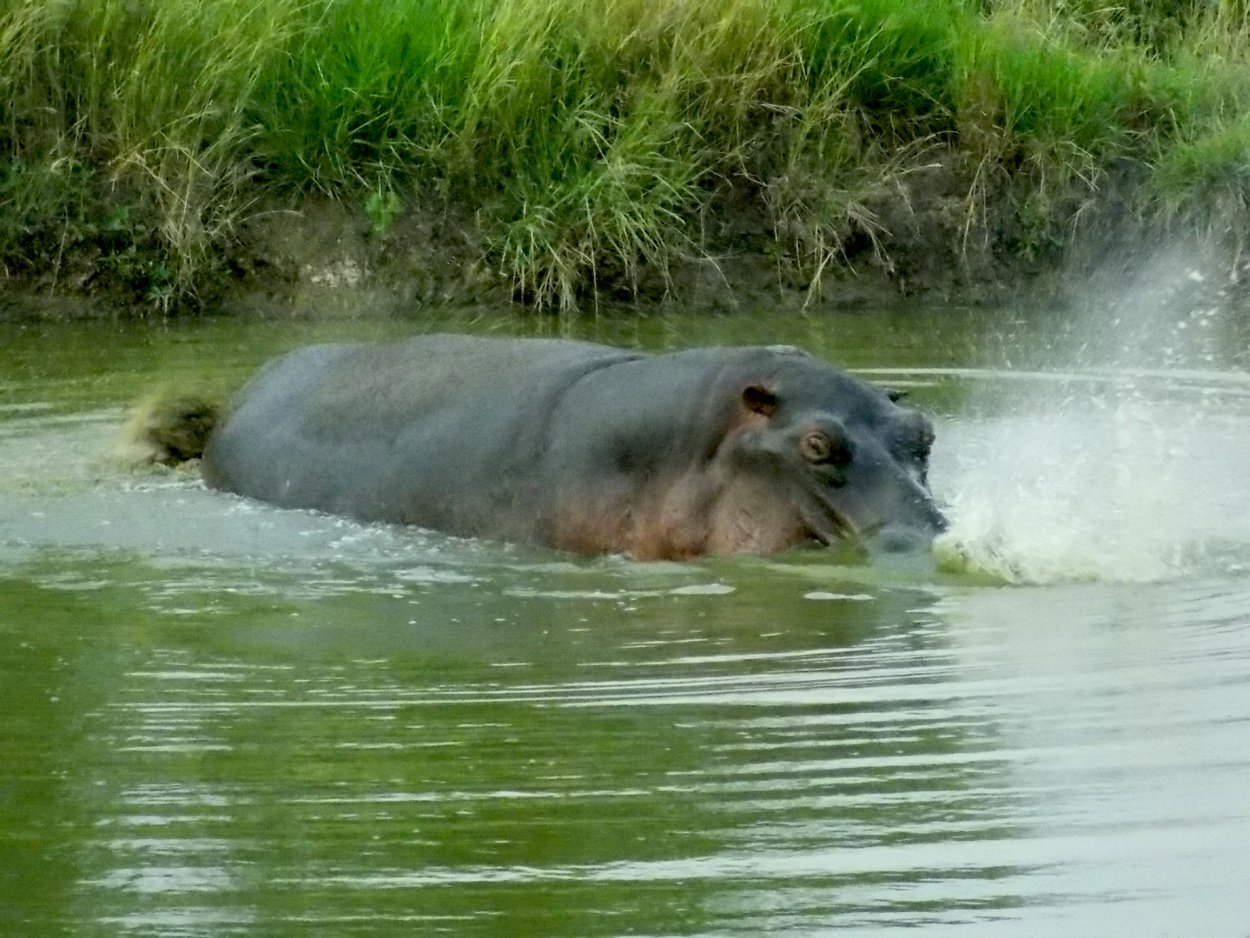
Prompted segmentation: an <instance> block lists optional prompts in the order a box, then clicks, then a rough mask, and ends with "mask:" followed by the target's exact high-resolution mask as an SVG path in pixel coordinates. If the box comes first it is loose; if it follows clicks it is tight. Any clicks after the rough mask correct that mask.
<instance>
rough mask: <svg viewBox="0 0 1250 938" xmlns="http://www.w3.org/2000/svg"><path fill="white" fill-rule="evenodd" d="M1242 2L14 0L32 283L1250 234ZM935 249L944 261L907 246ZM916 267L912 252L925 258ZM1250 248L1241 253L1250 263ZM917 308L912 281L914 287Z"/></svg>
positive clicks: (182, 292)
mask: <svg viewBox="0 0 1250 938" xmlns="http://www.w3.org/2000/svg"><path fill="white" fill-rule="evenodd" d="M1248 11H1250V5H1247V4H1246V3H1244V2H1241V0H1221V2H1216V0H1192V2H1184V0H1112V2H1110V3H1106V2H1102V0H1099V2H1095V0H980V2H973V0H966V2H965V0H906V2H904V0H856V2H849V0H846V2H844V0H702V2H698V3H690V2H683V0H564V2H561V0H0V121H2V122H3V127H4V135H3V137H2V138H0V148H3V152H2V153H0V160H2V161H3V162H2V163H0V261H2V262H3V264H4V267H5V271H6V272H7V275H8V277H10V278H13V279H16V280H19V281H21V282H24V283H27V284H31V285H34V286H35V287H37V288H39V289H45V288H46V289H52V290H67V291H75V290H77V291H88V292H90V291H122V292H123V293H125V292H127V291H128V292H129V293H130V295H138V296H140V297H142V298H144V299H146V300H147V301H148V302H150V303H152V304H154V305H156V306H159V307H162V308H165V309H170V308H175V307H177V306H179V305H184V304H185V305H191V306H194V304H195V303H196V302H197V301H203V300H204V299H206V298H207V297H208V296H209V295H210V294H211V292H212V291H211V285H212V284H213V283H215V282H218V281H220V280H221V279H223V278H228V277H229V276H238V275H239V271H238V270H237V269H235V268H236V267H237V265H234V263H233V261H232V258H233V257H234V254H235V253H236V251H237V246H238V242H237V237H238V232H239V230H240V226H241V224H242V223H243V222H244V221H245V220H247V219H249V218H251V217H255V216H256V215H257V214H258V213H260V212H262V211H270V210H272V208H273V206H274V205H278V204H281V205H286V206H289V205H297V204H299V200H300V199H316V198H328V199H333V200H337V201H339V202H342V203H346V204H349V205H353V206H357V207H358V208H359V212H360V214H361V217H363V218H365V219H366V220H367V221H366V224H367V226H368V230H369V236H370V237H374V238H385V237H387V233H388V231H389V230H390V229H391V228H392V227H393V226H394V225H396V224H397V220H402V217H403V216H404V215H405V214H410V213H414V212H426V213H443V214H448V213H450V214H452V215H455V217H457V218H459V219H461V220H462V222H463V225H464V226H465V227H466V228H467V229H471V230H469V231H468V232H467V233H466V235H465V239H464V240H465V242H466V244H469V245H471V253H475V254H476V255H477V257H476V258H473V260H474V261H476V262H480V263H481V264H482V265H483V266H487V267H489V269H491V270H493V271H496V272H497V276H498V277H499V278H500V279H501V280H502V282H504V283H505V284H506V286H507V287H508V289H510V290H511V291H512V293H513V294H514V295H517V296H519V297H521V298H523V299H525V300H526V301H528V302H532V303H535V304H538V305H543V306H555V307H558V308H561V309H563V310H572V309H575V308H576V307H577V306H578V305H579V304H582V305H584V303H585V301H586V299H587V298H588V297H591V296H594V297H595V298H596V299H597V297H598V296H599V295H600V294H603V293H607V294H609V295H613V296H629V295H636V294H638V293H639V292H643V293H646V294H648V295H650V294H655V295H664V294H666V293H668V292H670V291H672V290H673V289H674V280H673V278H674V276H675V274H676V272H678V271H679V270H681V269H682V268H683V265H686V266H689V265H691V264H693V265H695V266H697V267H699V268H700V269H701V270H709V269H710V270H712V271H713V272H715V271H716V270H717V268H718V266H723V265H724V264H727V263H729V262H730V261H728V260H726V259H727V258H733V257H735V256H737V255H738V254H740V253H741V252H743V251H752V252H755V253H756V254H758V255H760V256H764V257H766V258H767V260H768V264H769V265H771V266H772V267H773V268H774V269H775V270H776V271H777V272H778V276H779V277H782V278H784V279H787V281H788V282H793V283H796V284H798V285H799V287H800V288H801V289H803V290H805V291H806V292H807V294H809V295H816V294H818V293H819V291H820V289H821V287H822V284H823V283H824V282H825V281H826V279H827V278H828V276H829V275H830V273H831V272H833V271H835V270H837V269H838V268H839V267H840V266H841V265H845V264H848V263H861V262H862V263H871V264H875V265H877V266H878V267H879V268H881V269H884V270H887V271H890V272H892V273H893V274H894V275H896V276H897V277H898V278H900V280H901V279H903V278H904V276H905V274H906V270H907V263H908V262H907V259H906V257H905V256H903V255H905V254H906V246H907V245H908V244H909V243H910V244H913V245H915V244H927V245H928V249H929V250H930V252H931V253H936V254H939V255H941V256H942V257H944V258H946V259H947V262H948V264H949V266H951V267H952V268H959V267H962V268H964V269H969V268H971V267H973V266H975V265H977V264H987V263H992V262H994V261H996V260H997V261H1003V260H1004V259H1013V258H1014V259H1017V260H1023V261H1028V262H1036V263H1046V262H1055V261H1056V260H1057V258H1059V257H1060V256H1061V255H1062V253H1063V251H1064V250H1065V248H1066V247H1067V246H1068V245H1070V244H1071V243H1072V242H1073V240H1074V239H1075V238H1078V237H1079V236H1080V232H1081V231H1082V230H1083V228H1090V227H1091V226H1092V227H1094V228H1096V227H1097V226H1098V225H1100V224H1101V225H1112V224H1113V225H1114V226H1116V228H1117V229H1118V230H1126V229H1129V228H1137V229H1140V228H1146V227H1151V226H1166V225H1171V226H1178V225H1179V226H1184V227H1187V228H1191V229H1199V230H1203V231H1206V232H1210V233H1214V234H1215V235H1217V236H1222V235H1225V234H1227V235H1228V236H1229V237H1232V238H1234V239H1236V238H1239V237H1242V236H1244V232H1245V231H1246V230H1250V228H1248V227H1247V225H1248V219H1250V117H1248V116H1247V115H1250V12H1248ZM905 231H910V232H911V235H910V237H911V241H910V242H909V241H908V238H907V237H905V236H904V232H905ZM900 245H901V246H902V247H900ZM1238 246H1239V245H1238ZM902 286H903V288H904V289H905V288H906V287H905V284H902Z"/></svg>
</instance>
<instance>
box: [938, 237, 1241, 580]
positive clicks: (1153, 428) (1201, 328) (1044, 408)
mask: <svg viewBox="0 0 1250 938" xmlns="http://www.w3.org/2000/svg"><path fill="white" fill-rule="evenodd" d="M1212 276H1213V275H1212V274H1211V273H1210V272H1209V270H1208V269H1204V265H1202V264H1200V263H1198V262H1197V261H1196V260H1195V259H1194V258H1193V257H1187V256H1184V255H1183V254H1181V253H1179V252H1173V253H1171V254H1170V255H1167V256H1161V257H1156V258H1154V259H1153V260H1152V262H1151V263H1150V264H1149V265H1148V266H1147V267H1146V269H1145V270H1144V272H1143V273H1142V274H1141V275H1140V276H1138V277H1137V278H1136V279H1135V281H1134V282H1131V283H1130V284H1128V285H1127V286H1122V287H1121V288H1120V289H1119V290H1115V291H1112V290H1109V289H1107V288H1106V286H1103V287H1102V288H1101V289H1097V290H1093V291H1091V292H1090V294H1089V296H1090V297H1091V299H1090V300H1089V301H1088V302H1087V303H1086V304H1084V311H1083V313H1082V314H1081V315H1079V316H1077V317H1076V318H1075V320H1072V319H1069V320H1068V321H1067V322H1065V323H1064V324H1063V326H1062V328H1059V327H1058V326H1057V327H1056V329H1055V330H1054V334H1053V335H1052V336H1051V337H1049V338H1048V339H1047V340H1045V341H1043V342H1042V343H1041V345H1042V347H1041V348H1040V349H1027V350H1026V349H1016V350H1014V354H1013V357H1014V358H1015V359H1016V361H1014V362H1011V363H1010V367H1004V368H1003V369H1001V370H1000V369H992V370H985V371H982V372H980V373H979V374H978V375H977V376H976V378H975V379H974V380H976V381H977V386H976V388H975V389H974V393H973V400H972V405H973V406H972V411H973V414H974V415H976V414H978V413H979V414H981V416H979V417H976V416H974V417H973V418H972V419H970V420H964V421H960V422H959V423H958V424H956V425H954V426H951V427H949V428H944V429H945V430H946V431H947V432H946V433H945V436H944V438H943V442H942V448H943V451H944V452H945V453H946V454H949V455H948V456H947V457H946V459H945V462H944V463H942V464H939V465H935V467H934V476H935V485H936V487H937V488H938V490H939V494H940V495H941V496H943V497H944V498H945V500H946V501H947V504H948V513H949V516H950V519H951V529H950V530H949V531H948V532H947V533H946V534H944V535H943V536H942V537H941V538H939V540H938V543H937V545H936V551H937V554H938V557H939V561H940V563H942V565H943V566H945V567H947V568H951V569H959V570H971V571H976V572H980V573H986V574H989V575H991V576H994V577H997V578H1001V579H1003V580H1006V581H1009V582H1026V583H1047V582H1055V581H1062V580H1109V581H1153V580H1159V579H1164V578H1168V577H1172V576H1178V575H1185V574H1192V573H1195V572H1199V571H1203V570H1217V569H1218V570H1219V571H1221V572H1231V571H1232V570H1244V569H1246V568H1245V566H1244V564H1243V561H1244V560H1245V558H1246V555H1247V553H1248V551H1247V550H1246V548H1247V547H1250V375H1247V374H1246V373H1245V372H1244V371H1239V370H1237V369H1235V368H1232V369H1230V368H1228V367H1227V366H1228V364H1229V363H1230V349H1229V348H1228V338H1227V335H1226V334H1225V330H1224V329H1223V326H1224V325H1225V323H1224V318H1225V314H1224V313H1222V312H1220V309H1219V307H1218V306H1217V305H1213V304H1210V303H1209V299H1210V298H1211V296H1212V295H1214V294H1216V293H1218V287H1215V288H1214V289H1210V287H1211V285H1212V284H1211V281H1212ZM1195 294H1200V296H1198V297H1195ZM1202 294H1205V296H1203V295H1202ZM1195 299H1197V300H1199V302H1195ZM1204 299H1205V300H1207V301H1208V302H1201V300H1204ZM1237 351H1238V350H1236V349H1233V350H1231V353H1232V354H1231V359H1232V360H1235V356H1236V353H1237ZM1020 360H1024V361H1027V362H1028V363H1029V364H1030V365H1032V369H1031V370H1030V371H1029V372H1021V371H1019V370H1018V366H1019V363H1020ZM1004 365H1005V366H1006V365H1007V363H1006V362H1005V363H1004Z"/></svg>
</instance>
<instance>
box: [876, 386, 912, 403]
mask: <svg viewBox="0 0 1250 938" xmlns="http://www.w3.org/2000/svg"><path fill="white" fill-rule="evenodd" d="M881 390H883V391H885V396H886V397H888V398H889V399H890V400H892V401H893V402H894V403H895V404H897V403H898V402H899V401H901V400H902V399H903V398H905V397H906V396H907V393H908V392H907V391H904V390H902V389H900V388H882V389H881Z"/></svg>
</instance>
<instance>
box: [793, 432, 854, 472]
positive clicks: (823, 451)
mask: <svg viewBox="0 0 1250 938" xmlns="http://www.w3.org/2000/svg"><path fill="white" fill-rule="evenodd" d="M799 452H800V453H802V454H803V458H804V459H806V460H807V461H808V462H814V463H832V464H833V465H835V466H837V467H838V468H842V467H843V466H845V465H847V463H849V462H850V461H851V448H850V447H849V446H848V445H847V443H846V441H845V440H841V439H836V438H834V437H831V436H830V435H829V434H828V433H825V432H824V431H823V430H812V431H811V432H810V433H805V434H803V438H802V439H801V440H799Z"/></svg>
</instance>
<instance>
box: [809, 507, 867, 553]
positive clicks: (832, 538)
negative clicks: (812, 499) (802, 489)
mask: <svg viewBox="0 0 1250 938" xmlns="http://www.w3.org/2000/svg"><path fill="white" fill-rule="evenodd" d="M816 501H817V503H818V504H817V505H815V506H812V508H809V509H807V510H805V511H803V512H801V515H802V519H803V527H804V529H805V532H806V534H807V537H808V539H809V540H812V541H815V542H816V543H817V544H823V545H824V546H825V547H832V546H833V545H834V544H838V543H842V542H845V541H851V542H854V543H860V542H862V540H863V533H862V532H861V531H860V529H859V528H858V527H857V526H856V525H855V523H854V522H853V521H851V519H850V518H848V517H847V516H846V515H844V514H843V513H842V512H841V511H839V510H838V509H837V508H836V507H834V506H833V505H831V504H829V502H828V501H827V500H825V499H824V498H820V497H819V496H817V499H816Z"/></svg>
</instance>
